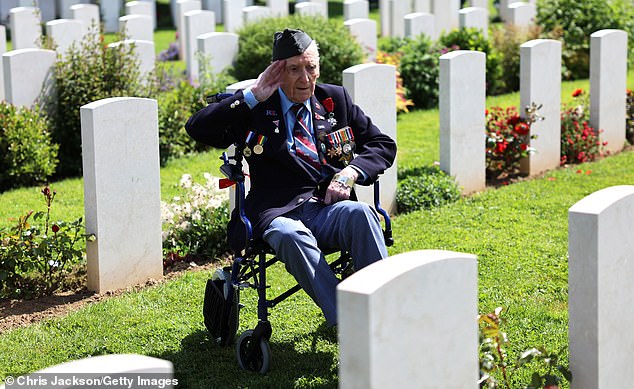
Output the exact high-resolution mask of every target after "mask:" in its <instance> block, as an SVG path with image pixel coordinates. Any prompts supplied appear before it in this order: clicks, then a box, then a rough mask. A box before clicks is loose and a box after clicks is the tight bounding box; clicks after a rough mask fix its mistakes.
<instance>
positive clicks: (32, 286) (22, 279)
mask: <svg viewBox="0 0 634 389" xmlns="http://www.w3.org/2000/svg"><path fill="white" fill-rule="evenodd" d="M41 193H42V195H43V196H44V199H45V202H46V211H39V212H33V211H30V212H28V213H27V214H26V215H24V216H21V217H20V218H19V219H18V223H17V225H16V226H15V227H13V228H11V229H7V230H0V298H33V297H39V296H42V295H49V294H51V293H53V292H55V291H56V290H58V289H60V288H61V287H62V286H63V285H64V284H65V283H67V276H68V275H69V274H70V273H71V272H72V271H73V270H74V267H75V265H77V264H79V263H80V262H81V261H82V259H83V255H84V248H83V245H82V244H81V242H82V241H83V240H84V239H88V240H90V239H94V237H93V236H87V235H85V233H84V226H83V224H82V219H81V218H79V219H77V220H76V221H74V222H65V221H57V222H52V221H51V220H50V212H51V206H52V204H53V200H54V199H55V195H56V192H55V191H53V190H51V189H50V188H49V187H48V186H46V187H44V188H43V189H42V192H41Z"/></svg>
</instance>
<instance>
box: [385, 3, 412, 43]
mask: <svg viewBox="0 0 634 389" xmlns="http://www.w3.org/2000/svg"><path fill="white" fill-rule="evenodd" d="M387 6H388V8H389V11H390V36H392V37H399V38H402V37H404V36H405V15H407V14H409V13H410V11H411V7H410V4H409V3H408V2H406V1H403V0H388V2H387Z"/></svg>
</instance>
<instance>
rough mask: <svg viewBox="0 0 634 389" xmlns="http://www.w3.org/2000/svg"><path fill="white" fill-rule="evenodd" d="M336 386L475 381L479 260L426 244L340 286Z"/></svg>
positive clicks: (452, 384)
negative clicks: (427, 246) (422, 248)
mask: <svg viewBox="0 0 634 389" xmlns="http://www.w3.org/2000/svg"><path fill="white" fill-rule="evenodd" d="M337 312H338V320H339V323H338V338H339V362H340V367H339V387H340V388H342V389H348V388H412V387H418V388H461V389H467V388H472V389H476V388H478V383H477V381H478V365H479V364H478V324H477V320H476V317H477V314H478V264H477V258H476V256H474V255H471V254H463V253H457V252H451V251H434V250H423V251H414V252H408V253H403V254H399V255H395V256H392V257H388V258H386V259H384V260H382V261H378V262H375V263H373V264H372V265H370V266H367V267H365V268H363V269H361V270H360V271H358V272H356V273H355V274H353V275H352V276H350V277H348V278H346V279H345V280H344V281H342V282H341V283H340V284H339V285H338V286H337Z"/></svg>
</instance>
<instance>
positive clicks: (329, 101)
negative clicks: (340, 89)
mask: <svg viewBox="0 0 634 389" xmlns="http://www.w3.org/2000/svg"><path fill="white" fill-rule="evenodd" d="M321 103H322V104H323V105H324V108H326V111H328V112H332V110H333V109H335V103H334V101H332V98H331V97H328V98H327V99H325V100H324V101H322V102H321Z"/></svg>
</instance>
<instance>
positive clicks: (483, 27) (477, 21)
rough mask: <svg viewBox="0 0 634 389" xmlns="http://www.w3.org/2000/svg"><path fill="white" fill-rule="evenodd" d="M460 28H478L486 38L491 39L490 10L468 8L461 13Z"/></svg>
mask: <svg viewBox="0 0 634 389" xmlns="http://www.w3.org/2000/svg"><path fill="white" fill-rule="evenodd" d="M459 18H460V28H477V29H479V30H480V31H482V34H483V35H484V37H485V38H488V37H489V10H488V9H486V8H478V7H468V8H463V9H461V10H460V11H459Z"/></svg>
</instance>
